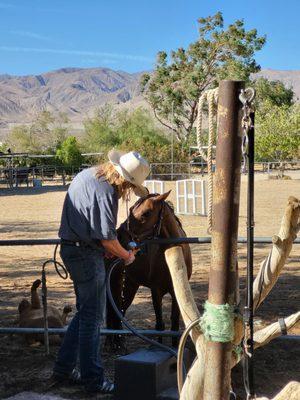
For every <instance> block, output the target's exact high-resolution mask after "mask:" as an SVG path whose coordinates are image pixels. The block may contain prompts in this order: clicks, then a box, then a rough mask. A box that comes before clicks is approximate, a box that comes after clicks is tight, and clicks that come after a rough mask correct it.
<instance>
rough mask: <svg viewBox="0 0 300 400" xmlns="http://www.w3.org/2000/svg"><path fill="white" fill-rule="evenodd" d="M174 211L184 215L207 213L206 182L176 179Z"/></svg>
mask: <svg viewBox="0 0 300 400" xmlns="http://www.w3.org/2000/svg"><path fill="white" fill-rule="evenodd" d="M176 212H177V214H186V215H204V216H206V215H207V212H206V183H205V181H204V180H196V179H184V180H180V181H176Z"/></svg>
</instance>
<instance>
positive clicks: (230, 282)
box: [204, 81, 244, 400]
mask: <svg viewBox="0 0 300 400" xmlns="http://www.w3.org/2000/svg"><path fill="white" fill-rule="evenodd" d="M243 87H244V83H243V82H237V81H221V82H220V86H219V100H218V139H217V153H216V172H215V177H214V205H213V228H212V256H211V267H210V273H209V290H208V301H209V302H210V303H212V304H226V303H229V304H234V303H235V302H236V296H238V294H237V290H236V288H237V279H238V277H237V239H238V219H239V201H240V179H241V144H242V129H241V102H240V101H239V94H240V90H241V89H242V88H243ZM231 351H232V345H231V343H219V342H210V341H208V342H207V347H206V361H205V379H204V399H205V400H228V399H229V392H230V384H231V379H230V378H231Z"/></svg>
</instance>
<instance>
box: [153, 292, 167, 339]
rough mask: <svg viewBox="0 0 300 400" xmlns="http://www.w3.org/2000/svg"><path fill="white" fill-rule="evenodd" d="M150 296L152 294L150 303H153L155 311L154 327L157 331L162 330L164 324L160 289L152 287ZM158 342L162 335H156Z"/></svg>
mask: <svg viewBox="0 0 300 400" xmlns="http://www.w3.org/2000/svg"><path fill="white" fill-rule="evenodd" d="M151 296H152V303H153V308H154V312H155V317H156V324H155V329H156V330H157V331H164V330H165V324H164V321H163V316H162V298H163V295H162V293H161V291H160V290H158V289H157V288H152V289H151ZM158 341H159V343H162V337H161V336H159V337H158Z"/></svg>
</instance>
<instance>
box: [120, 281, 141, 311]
mask: <svg viewBox="0 0 300 400" xmlns="http://www.w3.org/2000/svg"><path fill="white" fill-rule="evenodd" d="M138 288H139V284H137V283H135V282H131V281H129V280H125V285H124V288H123V298H122V312H123V315H124V316H125V313H126V311H127V309H128V308H129V307H130V306H131V304H132V302H133V299H134V297H135V295H136V292H137V291H138Z"/></svg>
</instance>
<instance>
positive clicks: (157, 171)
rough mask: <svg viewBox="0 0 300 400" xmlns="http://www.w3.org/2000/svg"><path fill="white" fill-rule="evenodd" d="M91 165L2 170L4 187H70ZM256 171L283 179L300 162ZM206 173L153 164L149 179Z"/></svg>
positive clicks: (201, 166) (193, 165)
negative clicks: (48, 184) (70, 183)
mask: <svg viewBox="0 0 300 400" xmlns="http://www.w3.org/2000/svg"><path fill="white" fill-rule="evenodd" d="M89 166H90V165H89V164H84V165H82V166H81V167H79V168H78V167H72V166H71V167H65V166H60V165H38V166H35V167H5V168H0V187H6V188H18V187H21V186H26V187H30V186H33V187H39V186H42V185H43V184H44V183H45V182H47V183H52V184H62V185H66V184H67V183H68V182H70V181H71V180H72V179H73V177H74V176H75V175H76V174H77V173H78V172H79V171H81V170H82V169H84V168H87V167H89ZM254 169H255V172H256V173H263V174H264V173H265V174H268V175H272V174H278V175H281V176H283V175H284V174H285V172H289V171H300V160H294V161H284V162H281V161H272V162H257V163H255V165H254ZM213 170H214V165H213ZM243 172H246V171H243ZM206 174H207V164H206V163H205V162H189V163H151V164H150V175H149V179H150V180H154V179H156V180H161V181H169V180H171V181H172V180H180V179H190V178H193V177H194V178H195V177H196V176H199V175H200V176H202V177H204V176H205V175H206Z"/></svg>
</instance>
